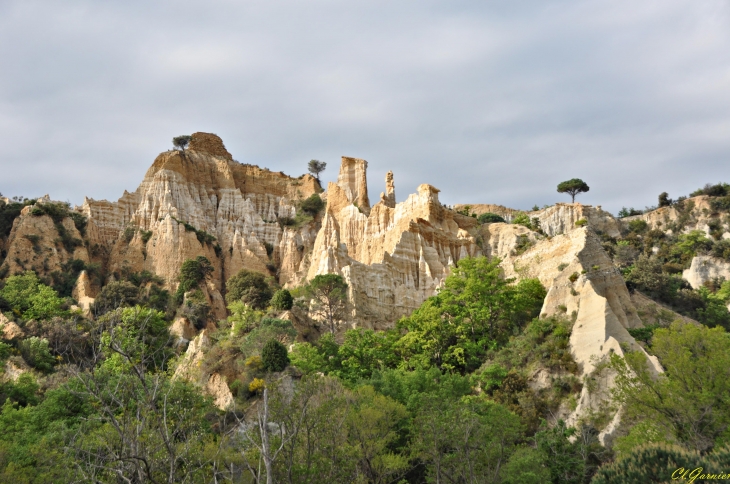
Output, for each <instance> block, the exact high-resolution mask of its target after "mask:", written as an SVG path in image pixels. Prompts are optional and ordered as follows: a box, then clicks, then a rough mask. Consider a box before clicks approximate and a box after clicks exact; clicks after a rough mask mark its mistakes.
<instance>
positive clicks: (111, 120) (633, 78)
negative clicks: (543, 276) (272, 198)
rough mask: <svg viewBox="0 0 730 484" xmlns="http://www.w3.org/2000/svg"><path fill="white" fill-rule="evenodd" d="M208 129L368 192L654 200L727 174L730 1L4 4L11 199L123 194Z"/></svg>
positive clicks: (508, 199)
mask: <svg viewBox="0 0 730 484" xmlns="http://www.w3.org/2000/svg"><path fill="white" fill-rule="evenodd" d="M196 131H204V132H211V133H216V134H218V135H219V136H220V137H221V138H222V139H223V141H224V143H225V145H226V147H227V148H228V150H229V151H230V152H231V154H232V155H233V157H234V159H236V160H237V161H239V162H242V163H251V164H257V165H259V166H263V167H267V168H269V169H271V170H274V171H284V172H285V173H287V174H290V175H294V176H298V175H300V174H302V173H304V172H306V166H307V162H308V161H309V160H310V159H318V160H321V161H325V162H326V163H327V164H328V165H327V169H326V171H325V172H324V173H323V174H322V179H323V181H324V182H327V181H334V180H336V178H337V171H338V169H339V160H340V156H343V155H345V156H352V157H357V158H364V159H366V160H368V163H369V169H368V183H369V191H370V198H371V201H377V200H378V196H379V193H380V192H381V191H383V190H384V178H385V173H386V172H387V171H388V170H392V171H393V173H394V180H395V188H396V197H397V199H398V201H402V200H404V199H405V198H406V197H407V195H408V194H409V193H413V192H415V190H416V187H417V186H418V185H419V184H421V183H429V184H432V185H434V186H436V187H437V188H439V189H441V193H440V198H441V201H442V202H444V203H446V204H457V203H497V204H502V205H506V206H509V207H513V208H519V209H529V208H531V207H532V206H534V205H538V206H542V205H546V204H552V203H555V202H558V201H569V196H567V195H565V194H559V193H557V192H556V186H557V184H558V183H559V182H561V181H563V180H567V179H570V178H576V177H577V178H581V179H583V180H585V181H586V183H588V185H589V186H590V191H589V192H588V193H585V194H582V195H579V196H578V198H577V200H578V201H581V202H583V203H586V204H592V205H602V207H603V208H604V209H606V210H609V211H611V212H613V213H616V212H618V210H619V209H620V208H621V207H623V206H627V207H629V206H631V207H636V208H644V207H645V206H649V205H655V204H656V203H657V195H658V194H659V193H661V192H664V191H667V192H669V196H670V197H672V198H676V197H677V196H680V195H687V194H688V193H689V192H691V191H693V190H695V189H696V188H698V187H701V186H703V185H704V184H705V183H708V182H713V183H716V182H719V181H726V182H730V173H729V172H728V167H729V166H730V165H729V164H728V161H730V2H728V1H727V0H687V1H675V0H659V1H653V0H645V1H642V2H636V1H628V0H605V1H592V0H584V1H560V0H558V1H550V2H545V1H522V0H512V1H506V0H503V1H488V0H480V1H461V0H449V1H438V2H437V1H431V0H411V1H394V0H390V1H381V0H367V1H360V0H347V1H345V0H342V1H334V0H307V1H302V0H299V1H284V0H266V1H242V0H229V1H224V0H207V1H205V2H203V1H188V0H174V1H172V0H170V1H149V0H146V1H142V0H124V1H114V0H106V1H104V2H99V1H93V0H66V1H64V2H58V1H54V0H48V1H35V0H17V1H16V0H2V1H0V192H2V193H3V194H4V195H5V196H14V195H23V196H27V197H34V196H39V195H43V194H46V193H48V194H50V195H51V198H53V199H56V200H65V201H69V202H71V203H72V204H81V203H82V201H83V197H84V196H89V197H91V198H95V199H108V200H116V199H118V198H119V197H120V196H121V195H122V193H123V192H124V190H128V191H133V190H135V189H136V188H137V186H138V185H139V183H140V182H141V180H142V177H143V176H144V173H145V172H146V171H147V168H148V167H149V166H150V165H151V164H152V162H153V160H154V159H155V157H156V156H157V154H158V153H160V152H162V151H166V150H168V149H170V148H171V139H172V137H174V136H177V135H181V134H191V133H193V132H196Z"/></svg>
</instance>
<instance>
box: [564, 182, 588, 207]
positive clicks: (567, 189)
mask: <svg viewBox="0 0 730 484" xmlns="http://www.w3.org/2000/svg"><path fill="white" fill-rule="evenodd" d="M588 190H590V187H589V186H588V184H587V183H586V182H584V181H583V180H581V179H580V178H572V179H570V180H567V181H564V182H561V183H559V184H558V193H567V194H568V195H570V196H571V198H572V201H573V202H575V196H576V195H577V194H579V193H585V192H587V191H588Z"/></svg>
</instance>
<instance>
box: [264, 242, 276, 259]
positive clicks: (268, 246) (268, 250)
mask: <svg viewBox="0 0 730 484" xmlns="http://www.w3.org/2000/svg"><path fill="white" fill-rule="evenodd" d="M263 244H264V248H265V249H266V255H267V256H268V257H269V258H271V254H273V253H274V246H273V245H272V244H270V243H268V242H264V243H263Z"/></svg>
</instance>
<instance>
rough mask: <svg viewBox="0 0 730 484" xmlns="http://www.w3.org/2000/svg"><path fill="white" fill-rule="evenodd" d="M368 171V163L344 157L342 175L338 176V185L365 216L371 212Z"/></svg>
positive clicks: (341, 167) (341, 166)
mask: <svg viewBox="0 0 730 484" xmlns="http://www.w3.org/2000/svg"><path fill="white" fill-rule="evenodd" d="M367 169H368V162H367V161H365V160H360V159H358V158H350V157H348V156H343V157H342V164H341V165H340V173H339V175H338V176H337V185H338V186H339V187H340V188H342V190H344V191H345V194H346V195H347V199H348V200H350V202H351V203H354V204H356V205H357V206H358V207H359V208H360V209H361V210H362V211H363V212H364V213H365V214H368V213H369V212H370V199H369V198H368V180H367ZM394 196H395V195H394Z"/></svg>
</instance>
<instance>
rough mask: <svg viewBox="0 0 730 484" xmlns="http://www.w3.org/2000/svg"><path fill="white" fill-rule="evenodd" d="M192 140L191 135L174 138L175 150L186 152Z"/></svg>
mask: <svg viewBox="0 0 730 484" xmlns="http://www.w3.org/2000/svg"><path fill="white" fill-rule="evenodd" d="M191 139H192V136H190V135H183V136H175V137H174V138H172V145H173V146H174V147H175V148H178V149H180V150H182V151H185V148H187V147H188V145H189V144H190V140H191Z"/></svg>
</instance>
